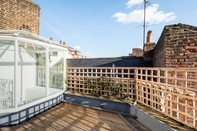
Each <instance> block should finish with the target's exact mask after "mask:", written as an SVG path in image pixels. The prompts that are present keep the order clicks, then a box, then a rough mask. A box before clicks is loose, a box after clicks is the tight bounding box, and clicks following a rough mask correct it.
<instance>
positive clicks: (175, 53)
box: [152, 24, 197, 68]
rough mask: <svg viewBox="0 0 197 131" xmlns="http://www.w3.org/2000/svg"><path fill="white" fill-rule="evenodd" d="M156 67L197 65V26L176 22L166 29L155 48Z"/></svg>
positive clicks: (188, 66) (154, 60) (154, 61)
mask: <svg viewBox="0 0 197 131" xmlns="http://www.w3.org/2000/svg"><path fill="white" fill-rule="evenodd" d="M152 60H153V66H154V67H177V68H184V67H185V68H195V67H197V27H195V26H191V25H186V24H175V25H168V26H165V27H164V30H163V32H162V34H161V36H160V38H159V41H158V42H157V45H156V46H155V48H154V49H153V59H152Z"/></svg>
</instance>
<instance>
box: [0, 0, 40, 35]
mask: <svg viewBox="0 0 197 131" xmlns="http://www.w3.org/2000/svg"><path fill="white" fill-rule="evenodd" d="M39 26H40V6H39V5H37V4H35V3H34V2H32V0H0V30H18V29H20V28H26V29H28V30H30V31H31V32H32V33H34V34H39Z"/></svg>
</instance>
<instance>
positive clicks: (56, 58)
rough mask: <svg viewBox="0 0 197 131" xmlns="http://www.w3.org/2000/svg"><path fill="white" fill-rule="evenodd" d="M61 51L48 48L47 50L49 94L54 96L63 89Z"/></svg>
mask: <svg viewBox="0 0 197 131" xmlns="http://www.w3.org/2000/svg"><path fill="white" fill-rule="evenodd" d="M63 73H64V62H63V51H60V50H57V49H53V48H50V49H49V87H50V88H49V92H50V95H51V94H55V93H57V92H61V91H62V90H63V89H64V87H63V81H64V80H63Z"/></svg>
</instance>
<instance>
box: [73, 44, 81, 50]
mask: <svg viewBox="0 0 197 131" xmlns="http://www.w3.org/2000/svg"><path fill="white" fill-rule="evenodd" d="M73 48H74V49H75V50H81V46H79V45H78V46H74V47H73Z"/></svg>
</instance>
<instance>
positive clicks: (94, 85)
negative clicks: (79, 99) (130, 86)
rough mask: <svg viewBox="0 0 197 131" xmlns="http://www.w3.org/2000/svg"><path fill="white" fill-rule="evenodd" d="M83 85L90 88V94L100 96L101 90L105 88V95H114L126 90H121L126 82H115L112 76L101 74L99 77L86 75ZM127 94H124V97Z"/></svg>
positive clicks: (108, 96)
mask: <svg viewBox="0 0 197 131" xmlns="http://www.w3.org/2000/svg"><path fill="white" fill-rule="evenodd" d="M84 85H85V87H86V88H88V89H91V90H90V95H92V96H97V97H101V96H102V94H101V90H102V89H103V90H106V92H108V93H107V94H106V95H107V96H106V95H105V97H106V98H108V99H109V98H110V97H116V96H117V95H118V94H119V93H121V92H127V90H122V87H127V85H126V84H124V85H123V84H121V83H116V81H115V80H113V79H112V78H108V77H104V76H101V77H99V78H91V77H86V78H85V79H84ZM127 97H128V96H127V95H126V94H125V95H124V98H127Z"/></svg>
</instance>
